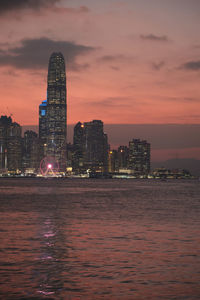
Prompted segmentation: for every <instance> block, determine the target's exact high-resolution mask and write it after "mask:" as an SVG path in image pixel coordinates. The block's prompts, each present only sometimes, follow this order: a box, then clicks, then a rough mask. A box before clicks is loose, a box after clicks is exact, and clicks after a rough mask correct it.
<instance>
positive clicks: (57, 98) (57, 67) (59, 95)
mask: <svg viewBox="0 0 200 300" xmlns="http://www.w3.org/2000/svg"><path fill="white" fill-rule="evenodd" d="M66 110H67V105H66V75H65V61H64V57H63V55H62V54H61V53H53V54H52V55H51V57H50V59H49V68H48V79H47V106H46V116H45V117H46V130H47V135H46V137H47V138H46V143H44V144H46V145H47V146H46V150H45V151H46V153H45V154H46V155H47V156H50V157H54V159H56V161H58V163H59V167H60V171H65V169H66V133H67V128H66ZM42 112H43V113H45V109H44V111H43V109H42V108H41V115H42ZM44 128H45V126H44ZM40 136H41V135H40ZM44 142H45V140H44Z"/></svg>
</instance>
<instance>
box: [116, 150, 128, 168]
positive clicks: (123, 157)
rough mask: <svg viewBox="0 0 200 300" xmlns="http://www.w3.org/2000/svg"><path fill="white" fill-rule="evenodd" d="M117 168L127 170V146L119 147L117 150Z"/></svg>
mask: <svg viewBox="0 0 200 300" xmlns="http://www.w3.org/2000/svg"><path fill="white" fill-rule="evenodd" d="M117 152H118V155H117V158H118V168H119V171H120V169H127V167H128V157H129V148H128V147H127V146H119V148H118V150H117Z"/></svg>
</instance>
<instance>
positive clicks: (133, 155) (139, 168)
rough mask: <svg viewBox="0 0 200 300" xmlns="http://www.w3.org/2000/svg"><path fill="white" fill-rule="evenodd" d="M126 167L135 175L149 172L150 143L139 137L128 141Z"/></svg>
mask: <svg viewBox="0 0 200 300" xmlns="http://www.w3.org/2000/svg"><path fill="white" fill-rule="evenodd" d="M128 168H129V169H130V170H132V171H133V173H134V174H135V175H148V174H149V172H150V144H149V143H147V142H146V141H141V140H140V139H133V140H132V141H130V142H129V158H128Z"/></svg>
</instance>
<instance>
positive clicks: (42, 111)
mask: <svg viewBox="0 0 200 300" xmlns="http://www.w3.org/2000/svg"><path fill="white" fill-rule="evenodd" d="M39 140H40V160H41V159H42V158H43V157H45V156H46V154H47V153H46V152H47V100H44V101H43V102H42V103H41V104H40V106H39Z"/></svg>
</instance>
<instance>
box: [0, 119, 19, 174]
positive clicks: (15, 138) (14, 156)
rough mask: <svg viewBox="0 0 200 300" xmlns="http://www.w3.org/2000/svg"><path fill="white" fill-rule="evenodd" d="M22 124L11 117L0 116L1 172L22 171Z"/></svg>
mask: <svg viewBox="0 0 200 300" xmlns="http://www.w3.org/2000/svg"><path fill="white" fill-rule="evenodd" d="M21 143H22V140H21V126H20V125H19V124H18V123H16V122H12V119H11V117H7V116H1V118H0V169H1V172H2V173H3V172H13V173H16V172H20V171H21V157H22V155H21V154H22V153H21V146H22V144H21Z"/></svg>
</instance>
